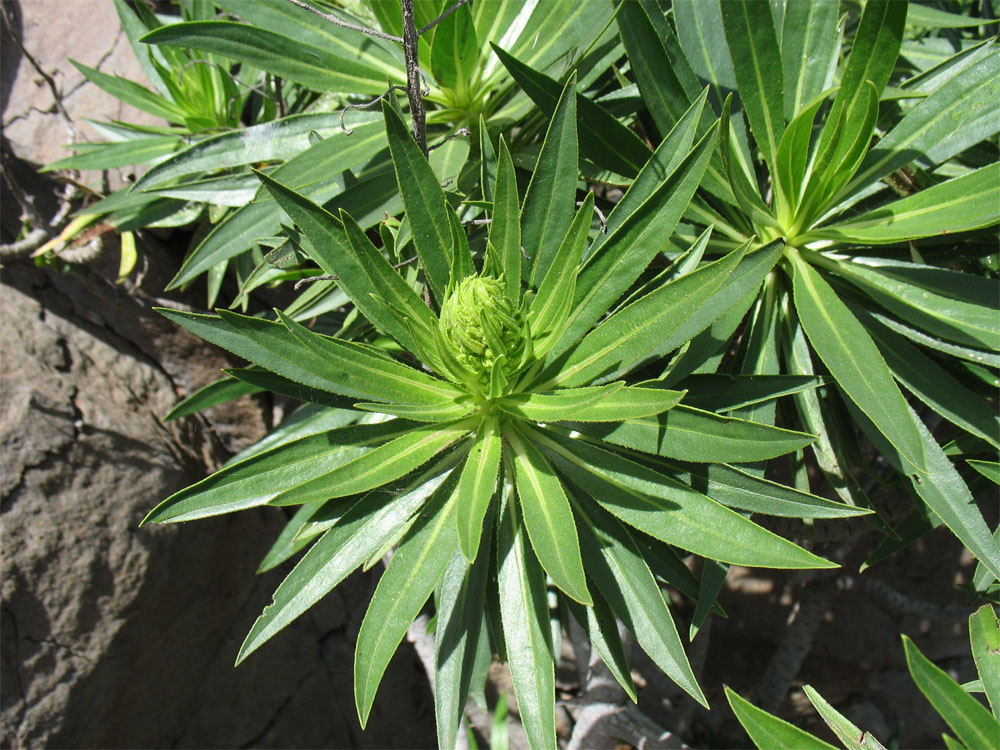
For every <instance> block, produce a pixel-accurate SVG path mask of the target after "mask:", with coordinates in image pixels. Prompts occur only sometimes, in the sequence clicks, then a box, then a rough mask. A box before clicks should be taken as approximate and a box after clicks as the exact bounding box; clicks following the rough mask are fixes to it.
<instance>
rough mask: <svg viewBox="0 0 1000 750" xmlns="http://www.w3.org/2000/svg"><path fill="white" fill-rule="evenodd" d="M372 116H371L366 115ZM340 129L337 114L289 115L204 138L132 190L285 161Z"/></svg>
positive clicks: (152, 171) (150, 188)
mask: <svg viewBox="0 0 1000 750" xmlns="http://www.w3.org/2000/svg"><path fill="white" fill-rule="evenodd" d="M369 119H374V115H369ZM340 131H341V127H340V113H339V112H337V113H328V114H315V115H312V114H306V115H291V116H289V117H285V118H282V119H280V120H275V121H273V122H266V123H262V124H260V125H253V126H251V127H248V128H243V129H241V130H237V131H234V132H231V133H222V134H221V135H216V136H212V137H210V138H205V139H204V140H201V141H198V142H197V143H195V144H194V145H193V146H190V147H188V148H186V149H184V150H183V151H181V152H180V153H179V154H176V155H175V156H172V157H170V158H169V159H167V160H166V161H163V162H160V163H159V164H157V165H156V166H155V167H153V168H152V169H150V170H149V171H148V172H146V174H144V175H143V176H142V177H141V178H140V179H139V181H138V182H136V183H135V185H133V186H132V189H133V190H153V189H154V188H157V187H163V186H164V185H167V184H168V183H169V182H170V181H171V180H175V179H177V178H179V177H187V176H188V175H196V174H202V173H204V172H208V171H212V170H216V169H228V168H231V167H239V166H243V165H246V164H256V163H258V162H267V161H276V160H280V161H286V160H288V159H291V158H292V157H293V156H296V155H297V154H299V153H301V152H302V151H305V150H306V149H307V148H309V147H310V146H312V145H313V142H314V141H313V140H312V139H313V137H314V136H313V134H314V133H315V134H316V135H318V136H319V137H320V138H328V137H330V136H332V135H335V134H336V133H338V132H340Z"/></svg>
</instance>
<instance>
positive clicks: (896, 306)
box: [832, 262, 1000, 351]
mask: <svg viewBox="0 0 1000 750" xmlns="http://www.w3.org/2000/svg"><path fill="white" fill-rule="evenodd" d="M832 270H834V271H835V272H836V273H839V274H840V275H842V276H845V277H846V278H848V279H850V280H851V281H852V282H854V284H856V285H857V286H859V287H860V288H861V289H862V290H863V291H864V292H865V293H866V294H868V296H870V297H871V298H872V299H874V300H875V301H877V302H879V303H881V304H882V305H883V306H884V307H885V308H886V309H888V310H889V311H890V312H893V313H895V314H896V315H898V316H899V317H901V318H903V319H905V320H907V321H908V322H909V323H911V324H913V325H916V326H918V327H919V328H922V329H924V330H925V331H927V332H928V333H931V334H933V335H935V336H940V337H942V338H945V339H949V340H951V341H955V342H956V343H959V344H965V345H967V346H974V347H979V348H981V347H986V348H988V349H992V350H993V351H1000V332H998V331H997V327H996V310H995V305H994V304H989V305H984V304H973V303H970V302H966V301H964V300H961V299H952V298H949V297H946V296H943V295H941V294H938V293H936V292H934V291H932V290H931V289H928V288H927V286H926V285H923V284H912V283H910V282H909V281H907V280H906V279H904V278H900V277H899V276H898V275H894V274H892V273H891V269H890V273H882V271H881V269H879V268H878V267H877V266H876V267H874V268H872V267H870V266H867V265H866V264H864V263H858V262H841V263H837V264H836V265H835V266H833V267H832ZM949 275H951V274H949ZM962 275H963V276H967V277H968V278H969V288H971V289H974V288H975V282H976V281H978V279H977V278H976V277H973V276H971V275H969V274H962Z"/></svg>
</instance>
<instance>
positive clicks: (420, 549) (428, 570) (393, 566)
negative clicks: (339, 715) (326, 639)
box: [354, 483, 458, 726]
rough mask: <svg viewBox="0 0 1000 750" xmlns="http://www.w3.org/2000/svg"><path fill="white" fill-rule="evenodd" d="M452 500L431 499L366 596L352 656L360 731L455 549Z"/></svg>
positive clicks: (448, 495)
mask: <svg viewBox="0 0 1000 750" xmlns="http://www.w3.org/2000/svg"><path fill="white" fill-rule="evenodd" d="M450 484H451V483H449V486H450ZM443 489H448V487H446V488H443ZM457 501H458V497H457V495H456V494H455V493H454V492H447V491H440V490H439V491H438V492H436V493H435V494H434V496H433V497H432V498H431V500H430V502H428V503H427V505H426V506H425V507H424V508H423V509H422V511H421V513H420V516H419V517H418V519H417V521H416V523H415V524H414V525H413V527H412V528H411V529H410V531H409V532H408V533H407V535H406V539H404V540H403V542H402V544H400V545H399V548H398V549H397V550H396V553H395V554H394V555H393V557H392V562H390V563H389V567H388V568H386V571H385V573H383V574H382V577H381V578H380V579H379V582H378V586H377V587H376V589H375V593H374V594H373V595H372V600H371V604H369V606H368V611H367V612H366V613H365V619H364V620H363V621H362V623H361V630H360V632H359V633H358V643H357V648H356V651H355V655H354V698H355V701H356V704H357V708H358V716H359V718H360V719H361V726H364V725H365V724H366V723H367V721H368V714H369V712H370V711H371V707H372V703H373V702H374V701H375V693H376V691H377V690H378V685H379V683H380V682H381V681H382V675H383V673H384V672H385V668H386V667H387V666H388V665H389V660H390V659H391V658H392V655H393V654H394V653H395V651H396V648H397V647H398V646H399V643H400V641H402V640H403V636H404V635H406V629H407V628H408V627H409V626H410V623H411V622H413V620H414V618H416V616H417V615H418V614H419V613H420V609H421V607H423V606H424V602H426V601H427V599H428V597H429V596H430V594H431V592H432V591H433V590H434V587H435V586H437V582H438V580H439V579H440V578H441V576H442V575H443V574H444V571H445V568H446V567H447V566H448V562H449V560H451V558H452V555H453V554H454V552H455V549H456V547H457V545H458V538H457V534H456V531H455V504H456V502H457Z"/></svg>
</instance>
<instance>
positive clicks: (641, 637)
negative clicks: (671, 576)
mask: <svg viewBox="0 0 1000 750" xmlns="http://www.w3.org/2000/svg"><path fill="white" fill-rule="evenodd" d="M573 503H574V506H575V507H576V509H577V518H578V525H579V530H580V539H581V542H582V544H583V548H584V550H585V551H586V554H587V570H588V572H589V574H590V576H591V578H592V579H593V581H594V584H595V588H596V589H598V590H599V591H600V592H601V596H602V597H603V598H604V599H606V600H607V602H608V604H609V605H610V606H611V609H612V611H613V612H615V613H616V614H617V616H618V617H620V618H621V620H622V622H623V623H624V624H625V626H626V627H627V628H628V629H629V630H631V631H632V633H633V634H634V635H635V639H636V642H637V643H638V644H639V645H640V646H641V647H642V650H643V651H645V652H646V653H647V654H649V657H650V658H651V659H652V660H653V661H654V662H655V663H656V665H657V666H658V667H659V668H660V669H662V670H663V671H664V673H665V674H666V675H667V676H668V677H670V679H671V680H673V681H674V682H675V683H676V684H677V685H678V686H679V687H680V688H682V689H683V690H684V692H686V693H687V694H688V695H690V696H691V697H692V698H694V699H695V700H696V701H698V702H699V703H700V704H701V705H703V706H705V707H706V708H707V707H708V701H707V700H706V699H705V694H704V693H703V692H702V691H701V688H700V687H699V685H698V678H697V677H695V675H694V671H693V670H692V669H691V664H690V663H689V662H688V658H687V654H686V653H685V652H684V644H683V643H682V642H681V639H680V636H679V635H678V634H677V626H676V625H675V624H674V618H673V617H672V616H671V614H670V610H669V609H668V608H667V603H666V601H664V598H663V594H662V593H660V587H659V586H657V585H656V581H655V580H654V579H653V574H652V573H651V572H650V571H649V567H648V566H647V565H646V563H645V562H644V561H643V559H642V554H641V553H640V551H639V549H638V548H637V547H636V545H635V543H634V542H633V541H632V538H631V536H630V535H629V533H628V531H626V529H625V528H624V527H623V526H622V525H621V524H620V523H619V522H618V521H616V520H615V519H614V518H613V517H612V516H610V515H609V514H608V513H606V512H605V511H602V510H601V509H600V508H599V507H596V506H594V505H593V504H592V503H591V502H589V501H585V500H583V499H582V498H578V497H576V496H573Z"/></svg>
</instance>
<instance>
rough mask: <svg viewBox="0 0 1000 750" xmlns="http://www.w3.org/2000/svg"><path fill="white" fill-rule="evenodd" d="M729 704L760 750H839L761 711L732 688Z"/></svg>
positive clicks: (729, 690)
mask: <svg viewBox="0 0 1000 750" xmlns="http://www.w3.org/2000/svg"><path fill="white" fill-rule="evenodd" d="M726 700H728V701H729V707H730V708H732V709H733V713H734V714H736V718H737V719H739V722H740V724H742V725H743V728H744V729H746V730H747V734H749V735H750V739H751V740H753V743H754V744H755V745H756V746H757V747H758V748H760V750H779V749H780V750H836V748H835V747H834V746H833V745H830V744H827V743H826V742H823V741H822V740H820V739H818V738H817V737H814V736H813V735H811V734H809V733H808V732H804V731H802V730H801V729H799V728H798V727H795V726H792V725H791V724H789V723H788V722H787V721H785V720H784V719H779V718H778V717H777V716H772V715H771V714H769V713H768V712H767V711H764V710H762V709H759V708H757V707H756V706H755V705H753V704H752V703H750V702H749V701H747V700H745V699H744V698H741V697H740V695H739V694H738V693H736V692H735V691H734V690H731V689H730V688H729V687H726Z"/></svg>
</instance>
